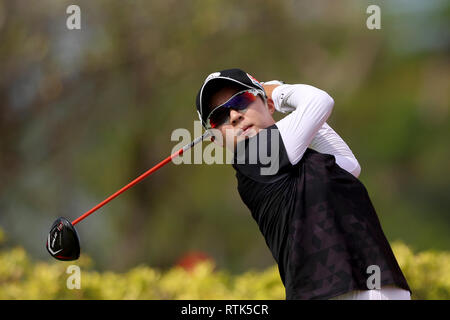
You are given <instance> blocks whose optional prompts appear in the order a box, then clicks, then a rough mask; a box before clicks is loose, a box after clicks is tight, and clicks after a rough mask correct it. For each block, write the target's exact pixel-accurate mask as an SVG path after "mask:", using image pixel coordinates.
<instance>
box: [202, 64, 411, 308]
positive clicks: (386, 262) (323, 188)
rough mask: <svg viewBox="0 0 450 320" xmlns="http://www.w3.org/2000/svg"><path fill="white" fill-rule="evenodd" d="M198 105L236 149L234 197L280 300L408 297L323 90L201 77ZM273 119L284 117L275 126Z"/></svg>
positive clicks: (226, 73) (236, 75) (241, 74)
mask: <svg viewBox="0 0 450 320" xmlns="http://www.w3.org/2000/svg"><path fill="white" fill-rule="evenodd" d="M196 105H197V111H198V114H199V117H200V119H201V121H202V124H203V126H204V127H205V129H206V130H210V131H211V132H212V134H213V136H214V141H215V142H216V143H218V144H220V145H223V146H226V147H227V148H230V149H231V150H233V154H234V159H233V160H234V161H233V164H232V166H233V168H234V169H235V171H236V178H237V183H238V191H239V194H240V196H241V198H242V200H243V202H244V203H245V204H246V206H247V207H248V208H249V209H250V212H251V214H252V217H253V218H254V219H255V221H256V222H257V224H258V226H259V229H260V231H261V233H262V234H263V236H264V238H265V241H266V244H267V246H268V247H269V249H270V251H271V252H272V255H273V257H274V259H275V261H276V262H277V264H278V269H279V273H280V277H281V280H282V282H283V284H284V286H285V290H286V299H359V300H361V299H364V300H369V299H370V300H380V299H405V300H408V299H410V294H411V290H410V288H409V286H408V283H407V281H406V279H405V277H404V276H403V274H402V271H401V269H400V267H399V265H398V263H397V261H396V259H395V256H394V254H393V252H392V250H391V247H390V245H389V242H388V241H387V239H386V237H385V235H384V233H383V231H382V228H381V225H380V222H379V220H378V217H377V214H376V212H375V209H374V207H373V205H372V203H371V200H370V198H369V195H368V193H367V190H366V188H365V187H364V185H363V184H362V183H361V181H360V180H359V179H358V176H359V174H360V172H361V168H360V165H359V163H358V161H357V160H356V158H355V156H354V155H353V153H352V151H351V150H350V148H349V147H348V145H347V144H346V143H345V142H344V141H343V140H342V138H341V137H340V136H339V135H338V134H337V133H336V132H335V131H334V130H333V129H332V128H331V127H330V126H329V125H328V124H327V123H326V121H327V119H328V118H329V116H330V114H331V112H332V110H333V106H334V101H333V99H332V98H331V97H330V96H329V95H328V94H327V93H326V92H324V91H322V90H320V89H317V88H315V87H313V86H309V85H305V84H284V83H283V82H281V81H269V82H266V83H263V82H259V81H257V80H256V79H255V78H254V77H252V76H251V75H250V74H248V73H246V72H245V71H243V70H240V69H228V70H222V71H219V72H214V73H212V74H210V75H209V76H208V77H207V78H206V79H205V81H204V83H203V84H202V86H201V88H200V90H199V92H198V94H197V99H196ZM275 111H278V112H281V113H286V114H287V113H288V114H287V115H286V116H285V117H284V118H283V119H281V120H280V121H277V122H276V121H275V120H274V118H273V114H274V112H275ZM253 142H255V143H253ZM265 153H266V155H265ZM264 155H265V156H264ZM263 156H264V157H263ZM252 157H253V159H255V160H256V161H249V160H248V159H249V158H250V159H251V158H252ZM242 159H244V161H242ZM246 159H247V160H246ZM267 159H270V162H271V163H268V162H267ZM374 286H375V287H374Z"/></svg>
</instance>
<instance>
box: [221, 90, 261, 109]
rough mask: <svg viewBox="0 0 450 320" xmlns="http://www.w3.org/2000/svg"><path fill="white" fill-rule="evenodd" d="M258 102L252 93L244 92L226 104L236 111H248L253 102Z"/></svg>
mask: <svg viewBox="0 0 450 320" xmlns="http://www.w3.org/2000/svg"><path fill="white" fill-rule="evenodd" d="M255 100H256V97H255V96H254V95H253V94H251V93H250V92H244V93H242V94H240V95H238V96H236V97H234V98H233V99H231V100H230V101H229V102H227V103H226V105H225V106H227V107H229V108H232V109H235V110H243V109H246V108H247V107H248V106H249V105H250V104H251V103H252V102H253V101H255Z"/></svg>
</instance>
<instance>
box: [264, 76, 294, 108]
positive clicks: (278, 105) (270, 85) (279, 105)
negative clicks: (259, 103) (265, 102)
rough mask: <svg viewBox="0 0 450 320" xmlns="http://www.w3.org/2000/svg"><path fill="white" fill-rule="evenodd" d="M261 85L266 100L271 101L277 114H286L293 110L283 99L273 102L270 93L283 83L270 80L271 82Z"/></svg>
mask: <svg viewBox="0 0 450 320" xmlns="http://www.w3.org/2000/svg"><path fill="white" fill-rule="evenodd" d="M261 84H262V85H263V87H264V90H266V94H267V98H268V99H271V100H272V101H273V102H274V103H273V104H274V106H275V110H277V111H278V112H281V113H288V112H292V111H294V110H295V108H294V107H292V106H289V105H287V104H286V103H284V101H285V99H284V97H282V98H281V99H275V100H273V98H272V92H273V90H274V89H275V88H276V87H278V86H281V85H284V84H285V83H284V82H283V81H280V80H271V81H267V82H261ZM281 94H282V95H284V93H281ZM279 100H281V103H278V101H279Z"/></svg>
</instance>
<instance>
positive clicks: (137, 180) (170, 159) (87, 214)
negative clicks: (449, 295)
mask: <svg viewBox="0 0 450 320" xmlns="http://www.w3.org/2000/svg"><path fill="white" fill-rule="evenodd" d="M208 135H209V133H208V132H206V133H205V134H203V135H202V136H201V137H198V138H197V139H195V140H194V141H192V142H191V143H190V144H188V145H186V146H184V147H183V148H181V149H180V150H178V151H177V152H175V153H173V154H172V155H170V156H169V157H167V158H166V159H164V160H163V161H161V162H160V163H158V164H157V165H155V166H154V167H153V168H151V169H149V170H148V171H146V172H144V173H143V174H141V175H140V176H139V177H137V178H136V179H134V180H133V181H131V182H130V183H129V184H127V185H126V186H125V187H123V188H122V189H120V190H118V191H116V192H115V193H113V194H112V195H110V196H109V197H108V198H106V199H105V200H103V201H102V202H100V203H99V204H97V205H96V206H95V207H93V208H92V209H91V210H89V211H87V212H85V213H84V214H83V215H81V216H80V217H79V218H77V219H75V220H74V221H73V222H72V225H73V226H74V225H76V224H77V223H78V222H80V221H82V220H83V219H85V218H86V217H88V216H89V215H91V214H92V213H94V212H95V211H97V210H98V209H100V208H101V207H103V206H104V205H105V204H107V203H108V202H110V201H111V200H112V199H114V198H115V197H117V196H119V195H120V194H121V193H123V192H125V191H127V190H128V189H130V188H131V187H132V186H134V185H135V184H137V183H139V182H141V181H142V180H144V179H145V178H147V177H148V176H149V175H151V174H152V173H153V172H155V171H156V170H158V169H159V168H161V167H163V166H164V165H166V164H167V163H169V162H170V161H172V159H173V158H175V157H177V156H179V155H181V154H183V152H185V151H186V150H188V149H190V148H192V147H193V146H194V145H196V144H197V143H198V142H200V141H202V140H203V139H204V138H206V137H207V136H208Z"/></svg>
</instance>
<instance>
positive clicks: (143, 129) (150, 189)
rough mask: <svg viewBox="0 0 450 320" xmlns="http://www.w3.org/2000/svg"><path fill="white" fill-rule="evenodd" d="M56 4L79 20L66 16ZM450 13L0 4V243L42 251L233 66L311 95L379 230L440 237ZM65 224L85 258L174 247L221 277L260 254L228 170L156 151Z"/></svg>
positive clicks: (414, 242) (261, 246) (166, 147)
mask: <svg viewBox="0 0 450 320" xmlns="http://www.w3.org/2000/svg"><path fill="white" fill-rule="evenodd" d="M375 3H376V4H378V5H379V6H380V8H381V26H382V28H381V29H380V30H369V29H368V28H367V27H366V19H367V18H368V16H369V14H367V13H366V9H367V7H368V6H369V5H370V4H375ZM70 4H77V5H79V6H80V8H81V30H68V29H67V27H66V19H67V17H68V14H67V13H66V8H67V7H68V6H69V5H70ZM449 18H450V2H448V1H445V0H430V1H419V0H411V1H405V0H403V1H402V0H397V1H357V0H346V1H332V0H329V1H324V0H320V1H274V0H267V1H260V0H258V1H256V0H249V1H235V0H228V1H218V0H192V1H174V0H165V1H118V0H115V1H106V0H102V1H100V0H99V1H65V0H63V1H49V0H42V1H38V2H35V1H33V2H30V1H24V0H9V1H8V0H6V1H5V0H3V1H0V181H1V182H2V183H1V184H0V227H1V228H2V229H3V230H4V231H5V234H6V237H7V242H8V244H9V245H11V246H17V245H19V246H22V247H23V248H25V250H26V252H28V253H29V255H30V256H31V257H32V258H36V259H41V260H48V261H49V260H50V259H51V258H50V256H49V255H48V253H47V252H46V250H45V239H46V236H47V233H48V231H49V228H50V226H51V224H52V223H53V221H54V220H55V219H56V218H57V217H58V216H64V217H67V218H68V219H69V220H73V219H75V218H76V217H78V216H80V215H81V214H82V213H84V212H85V211H87V210H88V209H90V208H91V207H93V206H94V205H96V204H97V203H99V202H100V201H101V200H103V199H104V198H106V197H107V196H108V195H110V194H112V193H113V192H115V191H116V190H118V189H119V188H120V187H122V186H123V185H125V184H126V183H128V182H129V181H131V180H132V179H134V178H135V177H137V176H138V175H139V174H141V173H143V172H144V171H146V170H147V169H149V168H150V167H152V166H153V165H155V164H156V163H158V162H159V161H161V160H162V159H164V158H165V157H167V156H168V155H169V154H170V152H171V151H172V148H173V147H174V146H175V144H177V143H178V141H171V139H170V137H171V133H172V131H173V130H174V129H176V128H186V129H188V130H189V131H190V132H191V133H192V138H194V130H193V129H194V123H193V121H194V120H197V114H196V110H195V95H196V93H197V90H198V89H199V87H200V85H201V83H202V81H203V80H204V78H205V77H206V76H207V75H208V74H209V73H211V72H214V71H217V70H221V69H225V68H231V67H239V68H242V69H244V70H245V71H247V72H249V73H250V74H252V75H254V76H255V77H256V78H257V79H258V80H261V81H268V80H272V79H279V80H283V81H285V82H286V83H305V84H310V85H313V86H316V87H319V88H321V89H323V90H325V91H327V92H328V93H329V94H330V95H331V96H332V97H333V98H334V100H335V107H334V110H333V113H332V115H331V117H330V119H329V121H328V123H329V124H330V125H331V126H332V127H333V128H334V129H335V130H336V131H337V132H338V133H339V134H340V135H341V136H342V137H343V139H344V140H345V141H346V142H347V143H348V145H349V146H350V148H351V149H352V151H353V153H354V154H355V156H356V157H357V159H358V161H359V162H360V164H361V167H362V172H361V176H360V180H361V181H362V182H363V183H364V185H365V186H366V188H367V189H368V192H369V195H370V196H371V199H372V202H373V204H374V206H375V208H376V210H377V213H378V215H379V217H380V220H381V223H382V226H383V228H384V231H385V233H386V236H387V238H388V239H389V240H390V241H395V240H400V241H402V242H404V243H406V244H407V245H408V246H409V247H410V248H412V249H413V250H428V249H435V250H450V249H449V248H450V232H449V229H450V228H449V227H450V217H449V208H450V203H449V202H450V200H449V197H448V192H449V190H450V179H449V177H450V174H449V160H450V151H449V148H448V145H447V143H448V141H449V140H450V131H449V128H450V126H449V101H450V100H449V92H450V90H449V89H450V81H449V71H450V61H449V48H450V35H449V30H450V28H449ZM278 118H280V116H279V115H278ZM206 145H207V143H203V146H206ZM77 230H78V232H79V234H80V238H81V246H82V252H83V253H86V254H88V255H89V256H90V257H92V259H93V261H94V262H95V267H96V269H98V270H112V271H115V272H123V271H125V270H128V269H130V268H132V267H134V266H136V265H138V264H146V265H148V266H150V267H154V268H161V269H164V268H169V267H172V266H173V265H174V264H176V263H177V261H178V260H179V259H180V257H182V256H183V255H184V254H185V253H186V252H190V251H201V252H203V253H206V254H207V255H209V256H210V257H211V258H212V259H213V260H214V261H215V262H216V264H217V265H218V266H219V267H220V268H223V269H226V270H229V271H230V272H233V273H239V272H243V271H245V270H248V269H250V268H256V269H260V270H264V269H265V268H268V267H269V266H272V265H273V264H274V261H273V258H272V257H271V255H270V251H269V250H268V249H267V247H266V244H265V242H264V239H263V237H262V236H261V235H260V232H259V230H258V227H257V225H256V223H255V222H254V221H253V220H252V218H251V215H250V213H249V211H248V209H247V208H246V207H245V205H244V204H243V203H242V202H241V200H240V197H239V194H238V192H237V190H236V179H235V176H234V170H233V169H232V167H231V166H229V165H205V164H203V165H186V164H185V165H183V164H182V165H174V164H169V165H167V166H166V167H165V168H164V169H162V170H160V171H158V172H157V173H155V174H154V175H152V177H150V178H149V179H147V180H145V181H143V182H142V183H140V184H138V185H137V186H135V187H134V188H132V189H131V190H129V191H127V192H126V193H125V194H123V195H121V196H120V197H119V198H117V199H115V200H113V202H112V203H110V204H108V205H107V206H105V207H103V208H102V209H100V210H99V211H98V212H96V213H95V214H94V215H92V216H90V217H89V218H88V219H87V220H85V221H83V222H81V223H80V224H79V225H77Z"/></svg>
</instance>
